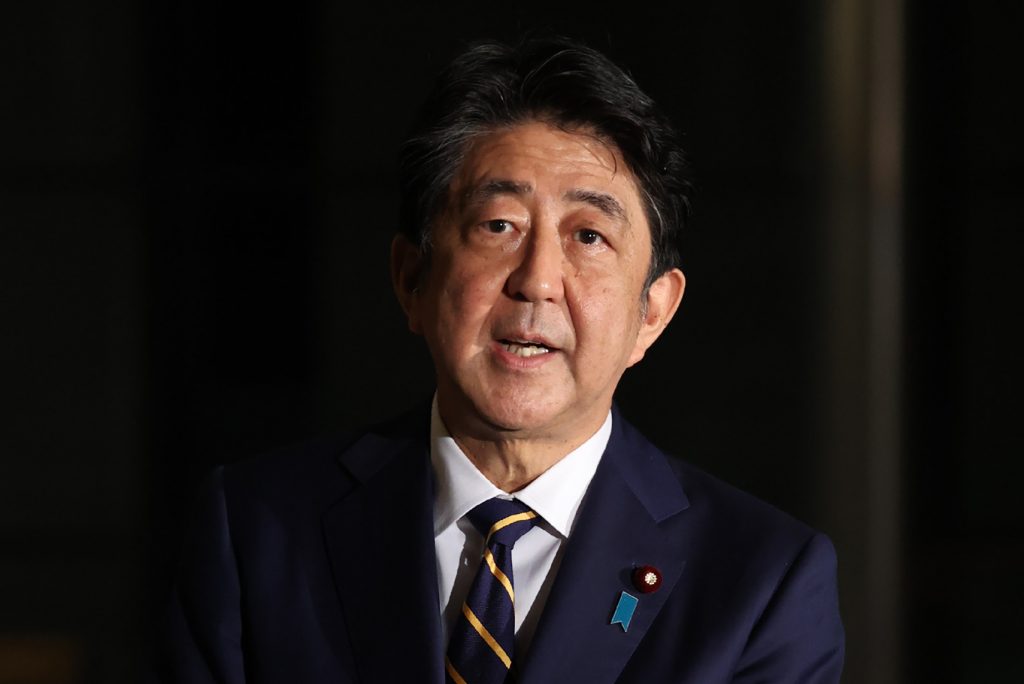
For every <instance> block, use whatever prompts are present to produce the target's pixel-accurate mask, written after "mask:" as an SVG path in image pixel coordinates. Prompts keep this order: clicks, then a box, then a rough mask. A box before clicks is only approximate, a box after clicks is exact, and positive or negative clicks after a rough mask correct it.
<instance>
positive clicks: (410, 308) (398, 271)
mask: <svg viewBox="0 0 1024 684" xmlns="http://www.w3.org/2000/svg"><path fill="white" fill-rule="evenodd" d="M422 271H423V253H422V252H421V251H420V248H419V247H417V246H416V245H414V244H412V242H410V241H409V238H407V237H405V236H404V235H401V234H399V235H396V236H395V238H394V239H393V240H392V241H391V286H392V287H393V288H394V290H395V296H396V297H397V298H398V303H399V304H400V305H401V306H402V310H403V311H404V312H405V317H406V319H407V320H408V321H409V330H411V331H412V332H414V333H416V334H422V332H423V329H422V326H421V325H420V320H419V285H420V277H421V276H422Z"/></svg>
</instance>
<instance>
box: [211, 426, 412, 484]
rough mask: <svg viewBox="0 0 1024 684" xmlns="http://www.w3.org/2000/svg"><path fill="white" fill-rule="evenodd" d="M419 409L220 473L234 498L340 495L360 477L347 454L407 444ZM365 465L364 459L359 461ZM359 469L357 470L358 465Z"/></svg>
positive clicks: (370, 455)
mask: <svg viewBox="0 0 1024 684" xmlns="http://www.w3.org/2000/svg"><path fill="white" fill-rule="evenodd" d="M419 417H420V414H419V413H416V412H414V413H411V414H403V415H401V416H399V417H397V418H395V419H393V420H389V421H386V422H382V423H379V424H375V425H371V426H369V427H366V428H362V429H356V430H348V431H345V432H339V433H336V434H333V435H328V436H323V437H319V438H316V439H311V440H307V441H304V442H299V443H296V444H292V445H288V446H285V447H281V448H277V449H274V450H271V451H268V452H265V453H263V454H260V455H257V456H255V457H252V458H249V459H245V460H242V461H239V462H236V463H233V464H230V465H226V466H223V467H222V468H221V469H220V470H221V474H220V477H221V479H222V481H223V487H224V490H225V495H226V496H227V497H228V499H229V501H232V500H234V501H236V502H240V501H244V500H246V499H249V498H258V499H260V500H262V501H292V500H296V499H303V500H306V501H310V502H311V503H316V502H317V501H329V500H333V499H335V498H337V497H338V496H339V495H341V494H343V493H344V492H345V491H347V490H348V489H349V488H350V487H351V486H352V485H353V484H354V482H355V480H356V479H358V475H359V473H358V472H355V473H354V472H353V470H354V469H353V467H352V466H353V464H352V463H348V462H347V461H346V458H347V456H349V455H350V454H351V453H353V452H357V451H360V448H359V445H362V446H367V445H371V444H372V445H373V447H372V448H366V449H362V451H365V452H367V455H366V458H373V457H374V455H375V454H383V449H382V448H381V445H387V444H397V443H402V442H403V441H404V440H406V439H410V438H411V437H412V435H414V434H415V429H416V427H417V426H418V425H419V424H420V423H422V422H423V421H422V420H420V419H419ZM358 465H363V464H358ZM356 470H358V469H357V468H356Z"/></svg>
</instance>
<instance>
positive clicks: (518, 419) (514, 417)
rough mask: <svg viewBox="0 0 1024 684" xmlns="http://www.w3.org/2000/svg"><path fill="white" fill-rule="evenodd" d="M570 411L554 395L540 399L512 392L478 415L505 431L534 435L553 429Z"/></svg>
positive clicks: (481, 406)
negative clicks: (537, 431) (561, 417)
mask: <svg viewBox="0 0 1024 684" xmlns="http://www.w3.org/2000/svg"><path fill="white" fill-rule="evenodd" d="M565 408H566V402H565V401H558V400H554V401H553V397H551V396H550V395H548V396H545V397H536V396H530V395H525V396H524V395H517V394H516V393H514V392H509V393H506V394H502V395H497V396H492V397H489V398H488V399H486V400H485V401H484V402H483V404H478V405H477V406H476V409H477V413H478V414H479V415H480V416H481V417H482V418H483V419H484V420H485V421H486V422H487V423H489V424H490V425H491V426H492V427H494V428H495V429H497V430H500V431H502V432H532V431H535V430H544V429H545V428H550V427H552V426H553V425H554V424H556V423H557V422H558V416H559V415H561V414H563V413H564V411H565Z"/></svg>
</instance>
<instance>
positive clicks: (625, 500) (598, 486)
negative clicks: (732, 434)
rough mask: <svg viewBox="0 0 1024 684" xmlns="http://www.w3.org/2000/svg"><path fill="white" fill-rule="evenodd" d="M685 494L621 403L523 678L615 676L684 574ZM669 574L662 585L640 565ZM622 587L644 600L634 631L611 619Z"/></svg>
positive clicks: (526, 682) (597, 681)
mask: <svg viewBox="0 0 1024 684" xmlns="http://www.w3.org/2000/svg"><path fill="white" fill-rule="evenodd" d="M688 505H689V504H688V502H687V500H686V495H685V494H684V493H683V490H682V488H681V486H680V484H679V480H678V478H677V477H676V475H675V474H674V473H673V472H672V471H671V469H670V468H669V466H668V463H667V462H666V460H665V456H664V455H663V454H662V453H661V452H660V451H658V450H657V449H656V448H655V447H654V446H652V445H651V444H650V443H648V442H647V441H646V440H645V439H644V438H643V437H642V436H641V435H640V434H639V433H637V432H636V431H635V430H634V429H633V428H632V427H631V426H630V425H628V424H627V423H626V422H625V421H624V420H623V419H622V417H621V416H620V415H619V414H618V412H617V411H616V412H615V414H614V418H613V432H612V437H611V439H610V440H609V444H608V448H607V449H606V451H605V454H604V457H603V458H602V459H601V464H600V465H599V466H598V469H597V472H596V473H595V474H594V479H593V480H592V481H591V484H590V487H589V489H588V491H587V495H586V499H585V500H584V503H583V507H582V509H581V511H580V517H579V520H578V521H577V523H576V526H575V529H574V530H573V533H572V537H571V539H570V540H569V542H568V544H567V546H566V549H565V556H564V558H563V560H562V564H561V567H560V568H559V570H558V575H557V577H556V578H555V583H554V585H553V587H552V590H551V594H550V595H549V597H548V600H547V604H546V605H545V607H544V612H543V614H542V616H541V620H540V623H539V624H538V627H537V632H536V634H535V635H534V638H533V641H532V644H531V647H530V651H529V652H528V653H527V655H526V659H525V662H524V663H523V666H522V670H521V674H520V677H519V682H521V684H539V683H541V682H563V683H566V684H568V683H572V682H586V683H587V684H602V683H605V682H614V681H615V680H616V678H617V677H618V676H619V674H620V673H621V671H622V669H623V667H625V664H626V662H627V661H628V660H629V658H630V656H631V655H632V654H633V651H634V650H635V649H636V647H637V644H639V642H640V640H641V639H642V638H643V637H644V635H645V634H646V633H647V630H648V629H649V628H650V626H651V623H652V622H653V621H654V619H655V617H656V616H657V614H658V612H659V611H660V610H661V607H662V606H663V605H664V603H665V601H666V599H667V598H668V596H669V594H671V593H672V589H673V587H674V585H675V584H676V581H677V580H678V579H679V577H680V575H681V574H682V572H683V567H684V565H685V563H686V558H685V556H686V553H685V549H684V548H682V545H681V544H680V543H679V540H680V538H681V534H680V526H681V525H682V524H683V519H684V518H685V516H683V515H679V513H680V512H682V511H683V510H684V509H685V508H686V507H687V506H688ZM640 565H652V566H654V567H656V568H658V569H659V570H660V571H661V573H662V585H661V587H660V588H659V589H658V590H657V591H656V592H654V593H651V594H641V593H640V592H638V591H637V590H636V589H635V587H634V586H633V582H632V577H631V575H632V570H633V569H634V568H635V567H637V566H640ZM623 591H627V592H629V593H630V594H632V595H633V596H635V597H637V598H638V599H639V603H638V605H637V607H636V611H635V612H634V614H633V616H632V621H631V622H630V624H629V629H628V631H625V632H624V631H623V629H622V627H621V626H620V625H611V624H610V621H611V617H612V613H613V612H614V610H615V606H616V604H617V603H618V600H619V597H620V595H621V593H622V592H623Z"/></svg>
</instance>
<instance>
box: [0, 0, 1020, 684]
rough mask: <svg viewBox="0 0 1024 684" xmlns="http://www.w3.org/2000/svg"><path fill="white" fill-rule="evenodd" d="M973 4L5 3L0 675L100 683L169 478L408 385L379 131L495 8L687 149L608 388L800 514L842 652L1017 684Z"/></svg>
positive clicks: (1012, 12) (933, 672)
mask: <svg viewBox="0 0 1024 684" xmlns="http://www.w3.org/2000/svg"><path fill="white" fill-rule="evenodd" d="M991 5H992V6H993V7H992V8H991V9H992V10H993V11H991V12H989V11H988V10H987V9H983V8H979V7H978V4H977V3H968V2H967V1H966V0H960V1H959V2H955V1H954V2H944V3H938V4H936V3H920V2H907V3H898V2H897V3H883V2H880V1H879V2H874V3H872V2H864V3H859V2H854V1H852V0H846V1H845V2H836V3H810V2H804V3H783V4H781V5H779V4H778V3H776V4H765V3H737V2H728V3H700V4H697V3H693V4H690V5H680V6H678V7H676V8H674V9H668V8H666V9H654V6H653V5H651V6H650V7H642V6H630V7H628V8H627V7H622V6H620V7H618V8H617V9H616V11H615V12H613V13H605V12H602V11H599V10H597V9H596V8H595V7H594V6H592V5H591V4H583V3H573V4H567V5H564V6H563V8H561V9H552V8H550V7H547V8H544V9H543V10H542V11H541V10H538V9H536V8H533V7H529V6H526V5H522V4H516V5H514V6H509V5H500V6H498V5H495V6H487V7H481V6H480V5H479V4H470V3H457V4H454V5H453V6H452V7H451V9H448V10H444V11H442V10H436V9H427V8H425V7H416V8H405V9H402V8H387V9H384V8H381V9H371V8H364V9H362V10H361V11H359V12H358V13H355V14H354V13H353V10H351V9H348V8H345V7H343V6H342V5H341V4H340V3H328V2H315V1H313V0H305V1H304V2H303V1H300V2H297V3H292V4H290V5H289V6H288V7H287V9H283V8H282V7H280V6H273V7H272V8H268V9H259V8H258V6H255V5H252V4H250V3H242V2H215V3H206V2H198V1H197V0H185V1H183V2H168V1H167V0H163V1H158V2H153V3H147V4H146V5H145V7H140V6H138V4H137V3H129V2H123V1H121V2H118V1H116V0H98V1H97V2H91V3H71V2H41V3H34V4H25V5H22V6H19V7H17V8H13V9H12V8H8V9H6V10H5V12H4V14H5V15H8V16H7V17H6V18H5V19H3V20H2V21H0V46H2V47H0V52H2V54H3V55H4V58H3V67H2V71H0V78H2V81H0V84H2V86H3V87H2V89H0V92H3V94H4V104H3V106H2V107H0V283H3V290H2V294H0V302H2V303H0V306H2V309H0V312H2V319H0V320H2V321H3V323H2V326H3V332H2V333H0V364H2V365H0V371H2V372H0V386H2V387H3V396H4V398H5V401H4V405H5V410H4V420H3V421H2V425H3V428H2V432H0V459H2V460H0V587H2V588H0V684H6V683H8V682H105V683H107V682H129V681H136V680H137V679H138V677H139V674H140V672H141V668H142V666H143V664H144V662H145V659H146V653H147V649H148V648H149V644H150V639H151V636H152V633H153V630H154V625H155V622H156V618H155V617H154V615H156V614H159V609H160V606H161V605H162V603H163V601H164V599H165V595H166V591H167V587H168V582H169V577H170V573H171V572H172V570H173V563H174V557H175V554H176V551H177V547H178V544H179V536H180V530H181V525H182V522H183V520H184V517H185V511H186V510H187V508H188V503H189V499H190V497H191V495H192V492H193V490H194V488H195V486H196V484H197V482H198V481H199V479H200V478H201V477H202V475H203V474H204V473H205V472H206V471H208V470H209V469H210V468H211V467H212V466H213V465H214V464H216V463H222V462H229V461H233V460H237V459H239V458H244V457H246V456H250V455H253V454H255V453H258V452H260V451H265V450H267V449H269V448H272V447H274V446H277V445H280V444H284V443H287V442H292V441H297V440H301V439H305V438H307V437H310V436H313V435H316V434H318V433H323V432H329V431H334V430H339V429H343V428H345V427H349V426H355V425H359V424H363V423H365V422H367V421H371V420H375V419H379V418H383V417H385V416H387V415H391V414H393V413H395V412H396V411H398V410H400V409H402V408H404V407H407V406H410V405H412V404H415V403H417V402H419V401H420V400H421V399H422V398H424V397H426V396H429V394H430V392H431V372H430V365H429V359H428V356H427V354H426V352H425V349H424V348H423V346H422V344H421V342H420V341H419V340H417V339H415V338H413V337H411V336H410V335H408V334H407V333H406V331H405V327H404V323H403V320H402V318H401V315H400V311H399V309H398V307H397V305H396V304H395V303H394V301H393V298H392V296H391V292H390V284H389V280H388V275H387V250H388V244H389V241H390V237H391V234H392V233H393V231H394V228H395V224H396V220H397V193H396V185H397V183H396V169H395V167H396V156H397V151H398V146H399V144H400V141H401V139H402V135H403V132H404V131H405V129H406V128H407V127H408V125H409V124H410V122H411V118H412V110H413V109H414V107H415V105H416V104H417V103H418V102H419V101H420V99H421V98H422V96H423V94H424V93H425V92H426V89H427V87H428V84H429V81H430V79H431V77H432V75H433V73H435V72H436V70H437V69H438V68H439V67H440V66H441V65H443V64H444V63H445V62H446V61H447V60H448V59H449V58H450V57H451V56H452V55H453V54H454V53H455V52H457V51H458V50H459V49H461V48H462V47H463V46H464V45H465V44H466V43H467V42H469V41H471V40H475V39H479V38H483V37H498V38H505V39H509V38H514V37H515V36H516V35H517V34H518V33H519V31H521V30H522V29H525V28H534V27H551V28H553V29H555V30H557V31H559V32H563V33H566V34H569V35H571V36H574V37H577V38H581V39H584V40H585V41H587V42H589V43H590V44H591V45H593V46H594V47H597V48H598V49H601V50H603V51H605V52H607V53H608V54H609V55H610V56H612V57H614V58H616V59H617V60H619V61H620V62H622V63H623V64H625V65H626V66H627V67H628V68H629V69H630V70H631V71H632V72H633V74H634V75H635V76H636V77H637V79H638V81H639V82H640V84H641V86H643V87H644V88H645V89H647V90H648V91H649V92H650V93H651V94H652V95H653V96H654V97H655V99H656V100H658V101H659V102H660V103H661V104H662V105H663V107H664V108H665V109H667V110H668V111H669V112H670V114H671V115H672V116H673V117H674V119H675V120H676V121H677V122H678V124H679V127H680V128H681V129H682V130H683V131H684V132H685V134H686V141H687V146H688V149H689V151H690V154H691V158H692V161H693V165H694V167H695V170H696V174H697V179H698V186H699V194H698V199H697V214H696V217H695V220H694V222H693V225H692V227H691V228H690V229H689V230H688V232H687V234H686V236H685V238H684V244H683V261H684V270H686V272H687V276H688V282H689V285H688V290H687V296H686V299H685V301H684V302H683V306H682V309H681V311H680V314H679V316H678V317H677V320H676V322H675V323H674V324H673V327H672V328H671V329H670V330H669V331H668V333H667V334H666V336H665V338H664V339H663V340H661V341H660V342H659V344H658V345H656V346H655V348H654V349H653V350H652V352H651V353H650V354H649V355H648V358H647V359H646V360H645V361H644V362H643V363H642V364H641V365H640V366H639V367H638V368H636V369H634V370H632V371H630V373H628V374H627V376H626V378H625V379H624V381H623V385H622V386H621V388H620V392H619V401H620V402H621V404H622V407H623V409H624V412H625V413H626V415H627V416H629V417H630V418H631V419H632V420H633V421H634V422H635V423H637V424H638V426H639V427H641V429H643V430H644V431H645V432H646V433H647V434H648V435H649V436H650V437H652V439H653V440H654V441H655V442H656V443H658V444H659V445H661V446H662V447H663V448H665V449H666V450H668V451H670V452H674V453H676V454H678V455H680V456H682V457H684V458H687V459H689V460H690V461H692V462H694V463H696V464H697V465H699V466H701V467H703V468H705V469H707V470H709V471H711V472H713V473H715V474H717V475H719V476H720V477H723V478H724V479H727V480H729V481H731V482H733V483H734V484H737V485H739V486H741V487H743V488H745V489H748V490H750V491H752V492H753V493H755V494H757V495H759V496H761V497H762V498H765V499H767V500H768V501H770V502H772V503H774V504H776V505H778V506H779V507H781V508H783V509H785V510H788V511H790V512H792V513H794V514H795V515H797V516H798V517H801V518H803V519H805V520H807V521H808V522H810V523H812V524H814V525H815V526H817V527H819V528H821V529H823V530H825V531H826V532H828V533H829V534H830V535H831V536H832V537H833V539H834V540H835V542H836V545H837V548H838V551H839V556H840V573H841V575H840V589H841V594H842V600H843V614H844V620H845V621H846V624H847V629H848V639H849V644H848V651H849V657H848V666H847V676H846V678H845V681H848V682H872V683H875V682H894V681H936V682H944V681H949V682H977V681H1010V680H1022V679H1024V665H1022V664H1021V661H1020V659H1019V658H1017V657H1016V646H1017V644H1018V643H1019V641H1020V638H1021V636H1022V629H1021V627H1020V619H1019V616H1020V614H1021V613H1022V609H1024V592H1022V589H1021V587H1020V581H1019V580H1020V577H1022V576H1024V541H1022V537H1024V535H1022V532H1024V513H1022V508H1021V506H1020V505H1019V500H1020V497H1019V496H1018V495H1017V488H1018V487H1019V483H1020V482H1021V481H1022V480H1024V470H1022V467H1021V464H1020V458H1019V457H1020V454H1021V453H1022V452H1021V440H1020V437H1019V430H1018V425H1017V420H1018V417H1017V414H1018V410H1019V405H1020V403H1019V400H1018V399H1017V394H1018V393H1017V388H1018V386H1019V381H1020V379H1021V373H1020V370H1021V368H1020V363H1021V362H1020V358H1019V350H1020V349H1021V348H1022V346H1024V345H1022V342H1024V340H1022V337H1021V335H1020V332H1019V331H1018V330H1017V326H1014V325H1013V323H1014V322H1015V321H1014V320H1013V319H1015V318H1017V317H1018V316H1019V313H1018V312H1019V310H1020V303H1019V294H1020V288H1019V284H1018V277H1019V271H1020V268H1019V264H1020V261H1021V258H1020V254H1021V252H1022V247H1024V245H1022V237H1021V235H1022V229H1021V226H1022V222H1021V210H1020V196H1021V190H1020V188H1021V187H1024V172H1022V163H1021V154H1022V153H1024V145H1022V144H1021V143H1022V140H1021V127H1020V121H1021V120H1024V112H1022V107H1021V104H1022V103H1021V96H1020V94H1019V88H1018V87H1017V86H1016V85H1015V83H1016V80H1017V79H1018V74H1017V71H1018V70H1017V68H1016V65H1017V64H1019V63H1020V61H1021V59H1020V57H1021V54H1020V53H1021V49H1020V46H1019V37H1018V36H1017V34H1016V28H1015V27H1019V26H1020V25H1021V21H1020V20H1021V19H1022V17H1021V9H1020V7H1019V6H1018V5H1015V4H1011V3H991ZM996 8H998V11H995V9H996Z"/></svg>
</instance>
